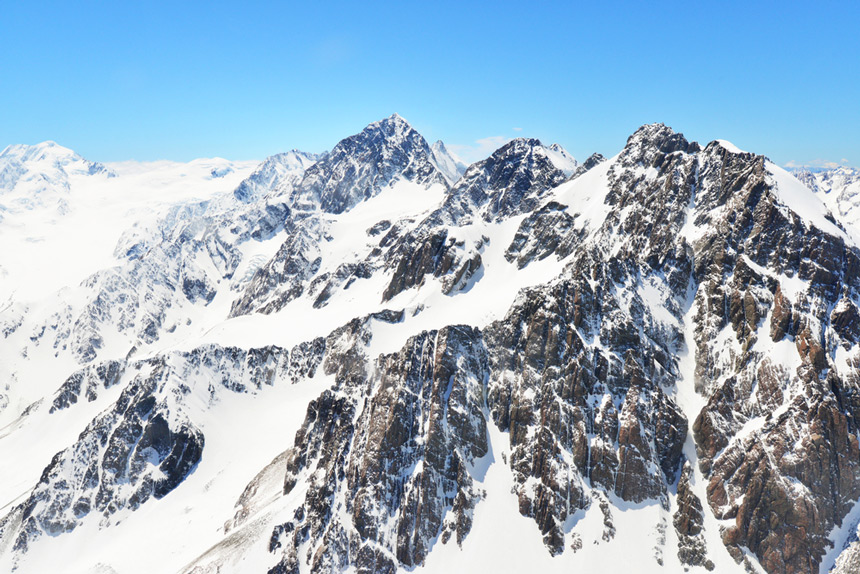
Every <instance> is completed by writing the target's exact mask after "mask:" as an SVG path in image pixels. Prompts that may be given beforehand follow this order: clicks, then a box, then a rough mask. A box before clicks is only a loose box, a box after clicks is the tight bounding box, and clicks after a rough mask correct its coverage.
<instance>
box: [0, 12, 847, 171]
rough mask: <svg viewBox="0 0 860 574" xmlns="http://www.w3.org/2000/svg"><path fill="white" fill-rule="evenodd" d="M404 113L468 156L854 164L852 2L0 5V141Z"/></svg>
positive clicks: (272, 142)
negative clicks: (672, 150)
mask: <svg viewBox="0 0 860 574" xmlns="http://www.w3.org/2000/svg"><path fill="white" fill-rule="evenodd" d="M393 112H397V113H399V114H400V115H402V116H403V117H405V118H406V119H407V120H408V121H409V122H410V123H411V124H412V125H413V126H414V127H415V128H416V129H418V131H420V132H421V133H422V134H423V135H424V136H425V137H426V138H427V139H428V140H429V141H430V142H432V141H435V140H436V139H442V140H444V141H445V142H446V143H448V144H451V147H452V148H453V149H454V150H456V151H457V152H459V153H460V154H461V155H462V156H463V157H464V159H468V160H475V159H479V156H481V155H482V154H484V155H486V153H489V151H491V149H492V148H494V147H495V144H499V143H501V142H503V141H504V140H505V139H507V138H512V137H517V136H531V137H538V138H540V139H541V140H542V141H544V143H547V144H548V143H552V142H558V143H560V144H562V145H563V146H565V147H566V148H567V149H568V150H569V151H571V152H572V153H573V154H574V155H575V156H576V157H577V158H579V159H581V160H582V159H585V158H586V157H587V156H588V155H589V154H591V153H592V152H594V151H599V152H601V153H603V154H604V155H611V154H614V153H615V152H617V151H618V150H619V149H620V148H621V147H623V145H624V142H625V141H626V138H627V136H628V135H630V133H632V132H633V131H634V130H635V129H636V128H637V127H638V126H639V125H641V124H644V123H650V122H658V121H659V122H664V123H666V124H668V125H670V126H671V127H673V128H674V129H675V130H677V131H681V132H683V133H684V134H686V135H687V137H688V138H689V139H693V140H697V141H700V142H703V143H704V142H707V141H710V140H712V139H718V138H721V139H727V140H730V141H732V142H734V143H735V144H736V145H737V146H739V147H741V148H743V149H746V150H749V151H755V152H757V153H763V154H765V155H768V156H769V157H770V158H771V159H773V160H774V161H776V162H777V163H779V164H786V163H789V162H795V163H797V164H815V163H816V162H836V163H847V164H850V165H855V166H856V165H860V2H858V1H842V2H827V1H822V2H793V1H783V2H755V1H753V0H747V1H744V2H735V1H719V2H699V1H696V0H688V1H687V2H659V1H654V2H595V1H593V0H591V1H588V2H572V1H569V2H548V1H547V2H541V1H539V0H535V1H530V2H525V1H518V2H507V1H495V2H471V1H468V0H460V1H456V2H448V1H445V0H440V1H436V2H426V3H417V2H402V1H401V2H373V1H371V0H365V1H364V2H349V3H345V2H337V1H332V0H329V1H325V2H302V3H297V2H255V1H249V0H246V1H244V2H231V3H226V2H218V1H211V2H180V1H175V0H174V1H172V2H162V1H158V0H155V1H147V2H124V1H119V2H104V1H99V2H92V1H87V0H81V1H78V2H69V1H64V2H40V1H31V2H12V1H9V2H4V3H3V7H2V10H0V148H2V147H5V146H6V145H7V144H10V143H36V142H39V141H43V140H47V139H51V140H55V141H57V142H58V143H60V144H62V145H65V146H67V147H70V148H72V149H75V150H76V151H78V152H79V153H81V154H82V155H84V156H85V157H87V158H89V159H93V160H99V161H115V160H125V159H137V160H152V159H175V160H189V159H192V158H195V157H211V156H221V157H226V158H230V159H262V158H263V157H265V156H267V155H270V154H272V153H276V152H279V151H284V150H288V149H291V148H299V149H303V150H307V151H322V150H325V149H330V148H331V147H332V146H333V145H334V144H335V143H336V142H337V141H338V140H339V139H341V138H342V137H345V136H347V135H350V134H352V133H355V132H357V131H359V130H361V128H363V127H364V126H365V125H366V124H368V123H370V122H372V121H375V120H377V119H380V118H383V117H386V116H388V115H390V114H391V113H393Z"/></svg>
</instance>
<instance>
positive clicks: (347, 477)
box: [270, 324, 488, 572]
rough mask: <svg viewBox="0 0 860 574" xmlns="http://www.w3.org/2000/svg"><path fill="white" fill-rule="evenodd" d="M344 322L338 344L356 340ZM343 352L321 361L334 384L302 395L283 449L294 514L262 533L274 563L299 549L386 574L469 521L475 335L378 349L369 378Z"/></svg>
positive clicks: (479, 414) (481, 442)
mask: <svg viewBox="0 0 860 574" xmlns="http://www.w3.org/2000/svg"><path fill="white" fill-rule="evenodd" d="M347 329H348V330H347V331H344V332H343V333H342V335H341V340H342V341H344V340H353V341H356V342H357V341H361V339H362V335H361V333H362V326H361V325H359V324H355V325H352V326H349V327H348V328H347ZM344 338H345V339H344ZM342 348H344V349H345V348H347V346H344V347H342ZM351 349H352V351H351V353H352V354H351V358H350V359H348V360H346V361H344V360H343V358H338V357H337V355H336V354H334V355H330V356H329V358H328V359H327V360H326V363H325V365H326V370H327V371H328V372H332V373H334V374H335V375H336V380H337V384H336V385H335V387H334V388H333V389H331V390H327V391H325V392H324V393H323V394H322V395H321V396H320V397H319V398H318V399H316V400H315V401H313V402H311V404H310V405H309V407H308V414H307V418H306V419H305V423H304V424H303V426H302V428H301V429H300V430H299V432H298V434H297V435H296V442H295V446H294V447H293V449H292V450H291V451H290V452H289V454H288V456H287V464H286V470H287V473H286V479H285V484H284V491H285V493H290V492H291V491H292V490H293V489H294V488H295V487H296V485H297V484H298V483H299V482H300V481H301V482H302V484H304V485H307V486H308V490H307V493H306V494H305V496H304V503H303V504H302V505H301V506H300V507H299V509H298V510H297V511H296V515H295V520H294V521H291V522H289V523H286V524H284V525H282V526H279V527H278V528H276V529H275V532H273V534H272V542H271V543H270V550H271V551H273V552H276V554H278V555H279V556H281V558H280V562H279V564H278V566H276V567H275V568H274V569H273V570H272V571H275V572H298V563H299V561H303V557H304V556H307V558H308V559H309V563H310V565H311V571H312V572H337V571H340V570H341V569H343V568H345V567H346V566H347V565H348V564H354V565H356V567H357V568H358V571H360V572H379V571H382V572H393V571H394V570H395V567H396V565H398V564H400V565H403V566H405V567H413V566H417V565H420V564H422V563H423V561H424V558H425V557H426V555H427V553H428V552H429V551H430V549H431V545H432V544H433V542H434V540H436V539H437V537H440V536H441V540H442V541H443V542H447V541H448V539H449V538H450V537H452V536H454V537H456V540H457V542H458V543H460V542H462V540H463V539H464V537H465V536H466V534H467V533H468V532H469V530H470V528H471V516H472V510H473V508H474V506H475V504H476V503H477V501H478V500H479V499H480V494H479V492H478V490H477V488H476V487H475V484H474V477H473V473H474V472H475V471H474V470H473V467H474V464H475V461H476V460H477V459H478V458H480V457H482V456H484V455H485V454H486V453H487V428H486V421H485V420H484V417H483V408H484V399H483V389H484V383H485V381H486V378H487V376H488V371H487V357H486V350H485V349H484V346H483V342H482V340H481V337H480V333H479V332H478V331H477V330H474V329H471V328H467V327H448V328H445V329H443V330H442V331H439V332H435V331H432V332H425V333H422V334H421V335H418V336H416V337H414V338H412V339H410V340H409V342H408V343H407V344H406V346H405V347H404V348H403V349H402V350H401V351H400V352H399V353H396V354H394V355H384V356H382V357H380V358H379V359H378V361H377V364H376V369H375V374H374V375H372V376H368V373H367V367H368V365H367V361H366V359H364V358H363V357H362V356H360V355H358V354H356V353H355V350H356V349H355V347H351ZM446 516H447V517H448V518H447V519H446ZM345 521H346V522H345Z"/></svg>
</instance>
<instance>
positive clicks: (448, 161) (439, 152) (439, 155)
mask: <svg viewBox="0 0 860 574" xmlns="http://www.w3.org/2000/svg"><path fill="white" fill-rule="evenodd" d="M430 149H432V150H433V161H434V163H435V164H436V169H438V170H439V171H441V172H442V174H443V175H444V176H445V177H446V178H447V179H448V183H449V184H452V185H453V184H454V183H456V182H457V180H458V179H460V176H461V175H463V172H465V171H466V168H467V167H468V166H467V165H466V164H465V163H463V161H462V160H461V159H460V158H458V157H457V156H456V155H454V154H453V153H452V152H451V151H449V150H448V148H447V147H445V143H444V142H442V140H438V141H437V142H436V143H434V144H433V145H432V146H430Z"/></svg>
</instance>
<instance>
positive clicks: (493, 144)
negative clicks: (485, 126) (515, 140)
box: [446, 136, 512, 164]
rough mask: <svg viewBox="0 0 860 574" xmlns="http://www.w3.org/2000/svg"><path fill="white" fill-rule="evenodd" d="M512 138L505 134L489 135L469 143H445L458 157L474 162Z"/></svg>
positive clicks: (469, 162) (487, 155) (467, 161)
mask: <svg viewBox="0 0 860 574" xmlns="http://www.w3.org/2000/svg"><path fill="white" fill-rule="evenodd" d="M511 139H512V138H509V137H506V136H490V137H486V138H481V139H479V140H475V143H473V144H471V145H462V144H446V145H447V146H448V149H450V150H451V151H453V152H454V153H455V154H457V155H458V156H460V158H461V159H462V160H463V161H464V162H466V163H468V164H471V163H475V162H476V161H481V160H482V159H484V158H486V157H489V155H490V154H492V153H493V152H494V151H496V150H497V149H499V148H500V147H502V146H503V145H505V144H506V143H508V142H509V141H511Z"/></svg>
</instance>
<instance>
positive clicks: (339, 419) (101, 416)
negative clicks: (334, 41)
mask: <svg viewBox="0 0 860 574" xmlns="http://www.w3.org/2000/svg"><path fill="white" fill-rule="evenodd" d="M82 165H83V164H82ZM120 167H121V166H109V167H108V169H111V170H112V171H114V172H115V173H116V174H117V177H116V178H112V179H111V181H113V180H122V179H123V178H124V177H130V175H131V174H130V171H132V170H130V169H127V170H123V169H120ZM188 169H190V168H188ZM207 169H208V172H207V173H208V176H207V177H208V179H206V178H198V180H197V181H196V183H195V185H196V186H200V188H201V196H200V197H191V195H190V193H189V195H186V196H184V197H182V198H181V199H179V200H177V201H176V202H174V203H172V204H169V205H168V204H159V205H160V207H159V209H157V210H155V211H156V213H157V215H154V216H152V217H148V218H141V220H140V222H139V223H137V224H136V225H135V224H134V223H133V222H132V220H131V219H128V218H127V219H123V220H121V221H120V223H118V224H117V225H123V226H124V229H123V232H122V233H118V234H117V233H116V232H115V229H114V228H111V229H112V230H111V231H110V232H109V233H108V232H107V230H104V233H101V231H102V230H99V229H96V230H94V231H93V234H94V235H98V236H99V237H101V238H102V242H104V241H111V242H113V244H114V245H113V247H112V251H111V253H110V257H109V258H106V259H105V260H104V261H105V262H106V264H105V265H104V266H102V267H99V268H95V269H92V270H91V271H89V274H88V275H87V277H86V278H85V280H84V281H83V282H79V283H74V282H65V283H63V281H67V279H66V278H62V279H51V280H52V281H54V282H55V283H52V285H57V287H56V288H54V289H53V290H43V291H42V292H40V293H36V294H33V293H27V292H21V291H15V292H14V293H12V294H11V295H10V296H8V298H7V302H6V303H3V304H0V334H2V341H3V345H2V346H0V384H2V385H3V386H2V387H0V394H2V397H3V399H2V401H0V408H2V411H0V453H2V457H3V460H8V461H14V463H12V464H9V465H7V466H5V467H4V472H3V473H0V497H2V498H0V508H2V512H0V515H2V517H0V568H2V569H4V570H9V571H11V570H13V569H16V571H17V572H45V571H72V572H85V573H103V572H116V573H121V574H125V573H134V572H152V571H157V572H183V573H189V574H190V573H193V574H201V573H208V572H221V573H224V572H271V573H282V574H283V573H289V574H298V573H306V572H313V573H340V572H360V573H372V572H385V573H392V574H393V573H395V572H407V571H414V572H428V573H431V574H432V573H436V572H451V571H462V572H473V571H494V572H522V571H540V572H570V571H591V570H599V571H601V572H608V573H614V572H626V571H636V572H646V573H653V572H679V571H716V572H721V573H722V572H768V573H801V572H804V573H806V572H816V571H822V572H826V571H828V570H829V569H830V568H831V567H833V566H834V565H835V570H834V572H837V573H838V574H847V573H848V572H853V570H852V569H851V568H852V565H853V564H856V563H857V560H858V556H860V550H858V548H860V546H858V543H857V542H853V540H855V539H856V531H857V524H858V522H860V505H858V504H857V501H858V499H860V439H858V437H860V401H858V396H857V395H858V388H860V375H858V373H860V308H858V305H860V274H858V270H859V269H860V249H859V248H858V241H860V232H858V231H855V229H854V227H852V225H851V224H850V223H849V222H843V221H842V219H841V217H840V213H842V212H836V213H835V214H834V213H832V212H831V211H830V210H829V209H828V207H827V205H825V203H826V201H825V202H822V201H821V197H822V195H821V193H819V194H818V195H816V193H815V192H813V191H811V190H810V189H808V188H807V187H805V186H804V184H803V183H801V182H800V181H798V180H797V179H796V178H794V177H793V176H792V175H791V174H789V173H787V172H785V171H784V170H782V169H780V168H779V167H777V166H775V165H773V164H772V163H770V162H769V161H768V160H767V159H766V158H765V157H764V156H760V155H755V154H752V153H745V152H741V151H740V150H738V149H737V148H735V147H734V146H732V145H731V144H730V143H728V142H725V141H723V140H716V141H713V142H711V143H709V144H708V145H706V146H701V145H699V144H697V143H695V142H689V141H687V140H686V138H684V136H683V135H682V134H679V133H676V132H674V131H673V130H671V129H670V128H668V127H666V126H664V125H662V124H653V125H646V126H643V127H642V128H640V129H639V130H637V131H636V133H634V134H633V135H631V136H630V138H629V139H628V140H627V142H626V145H624V147H623V149H621V151H620V152H619V153H618V154H617V155H615V156H614V157H612V158H610V159H606V158H604V157H603V156H601V155H600V154H594V155H592V156H591V157H590V158H589V159H588V160H587V161H586V162H584V163H583V164H581V165H580V164H578V163H577V162H576V161H575V160H574V159H573V158H572V157H571V156H570V155H569V154H568V153H567V152H565V151H564V150H563V149H562V148H561V147H560V146H556V145H551V146H548V147H547V146H544V145H543V144H542V143H541V142H540V141H538V140H536V139H527V138H521V139H516V140H513V141H511V142H509V143H507V144H505V145H504V146H502V147H501V148H500V149H498V150H496V152H494V153H493V154H492V155H491V156H490V157H488V158H487V159H485V160H483V161H480V162H477V163H475V164H473V165H471V166H469V167H468V168H467V169H465V170H461V168H460V166H459V165H458V164H457V161H456V159H455V158H453V156H451V155H450V154H449V153H447V152H446V150H445V147H444V144H441V142H437V144H434V145H433V146H430V145H429V144H428V143H427V142H426V141H425V140H424V138H423V137H422V136H421V135H420V134H419V133H418V132H416V131H415V130H414V129H413V128H412V127H411V126H410V125H409V124H408V123H407V122H406V121H405V120H404V119H403V118H401V117H399V116H397V115H396V114H395V115H393V116H391V117H389V118H386V119H384V120H382V121H379V122H375V123H373V124H371V125H369V126H368V127H367V128H366V129H365V130H363V131H362V132H361V133H359V134H356V135H354V136H351V137H348V138H346V139H344V140H342V141H341V142H339V143H338V144H337V145H336V146H335V147H334V148H333V149H332V151H331V152H329V153H328V154H324V155H321V156H315V155H310V154H304V153H302V152H296V151H293V152H289V153H288V154H280V155H276V156H272V157H270V158H268V159H267V160H265V161H264V162H263V163H262V164H260V165H259V166H257V167H256V169H255V168H254V167H253V166H247V167H242V168H240V166H237V165H223V166H221V167H217V166H212V167H211V169H209V167H208V166H207ZM150 173H152V171H150ZM240 173H241V175H242V177H241V178H238V175H239V174H240ZM79 175H80V176H81V177H87V178H96V177H98V178H102V179H99V180H98V182H97V185H96V183H93V181H95V180H93V181H90V180H83V182H82V183H81V184H80V187H81V189H85V188H87V189H88V188H91V187H92V186H96V187H98V186H99V185H107V184H106V183H104V181H107V178H105V177H103V176H104V174H99V173H95V174H89V173H87V174H86V175H85V176H84V175H83V174H79ZM177 178H179V179H181V178H180V177H179V176H178V175H177ZM231 178H233V179H231ZM103 180H104V181H103ZM138 181H141V180H138ZM214 181H218V182H222V183H225V182H230V183H231V186H230V187H229V188H226V189H225V188H224V187H223V186H221V187H218V188H217V191H215V187H208V184H204V182H214ZM87 182H89V183H87ZM213 185H214V184H213ZM204 188H205V189H204ZM71 189H72V191H74V189H75V186H74V185H72V186H71ZM203 192H205V193H203ZM72 195H74V193H72ZM824 195H825V196H826V195H827V192H824ZM128 197H133V194H128ZM129 217H130V216H129ZM4 225H6V222H5V221H4V222H0V232H3V226H4ZM44 235H45V241H44V243H45V244H46V245H58V244H59V243H61V242H62V241H63V240H64V237H63V236H62V235H59V236H58V235H56V234H55V233H53V232H51V233H49V232H46V233H45V234H44ZM87 265H91V263H88V264H87ZM24 273H25V271H24V270H23V269H17V270H16V274H24ZM44 274H45V275H46V276H51V275H52V271H51V270H50V269H49V270H48V271H45V272H44ZM16 277H17V275H16ZM21 281H22V282H26V281H34V280H33V279H32V278H26V281H25V280H24V279H22V280H21ZM153 549H157V551H154V550H153ZM843 550H844V551H843Z"/></svg>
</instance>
